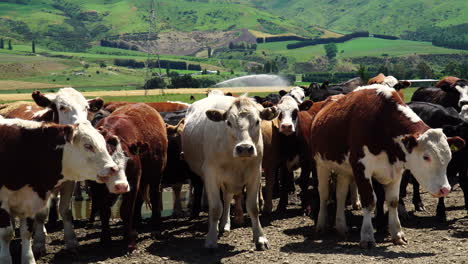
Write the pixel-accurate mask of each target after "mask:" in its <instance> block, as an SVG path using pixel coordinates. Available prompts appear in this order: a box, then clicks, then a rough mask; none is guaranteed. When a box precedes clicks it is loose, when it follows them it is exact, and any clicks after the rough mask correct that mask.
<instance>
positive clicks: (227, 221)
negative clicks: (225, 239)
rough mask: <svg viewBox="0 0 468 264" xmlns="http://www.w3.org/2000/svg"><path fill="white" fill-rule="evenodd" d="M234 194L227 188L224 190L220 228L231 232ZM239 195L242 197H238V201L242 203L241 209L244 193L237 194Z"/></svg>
mask: <svg viewBox="0 0 468 264" xmlns="http://www.w3.org/2000/svg"><path fill="white" fill-rule="evenodd" d="M233 196H234V194H233V193H230V192H228V191H227V190H224V191H223V204H224V206H223V216H221V225H220V229H221V230H223V231H224V232H229V231H231V216H230V211H231V201H232V197H233ZM236 196H237V197H240V199H239V198H238V199H236V203H240V204H241V209H242V195H236ZM236 209H237V205H236ZM242 214H243V213H242Z"/></svg>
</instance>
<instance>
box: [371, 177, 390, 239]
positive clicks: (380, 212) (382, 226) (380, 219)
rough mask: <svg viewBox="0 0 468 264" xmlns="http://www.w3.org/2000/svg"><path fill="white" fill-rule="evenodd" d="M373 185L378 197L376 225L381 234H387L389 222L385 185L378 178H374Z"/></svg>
mask: <svg viewBox="0 0 468 264" xmlns="http://www.w3.org/2000/svg"><path fill="white" fill-rule="evenodd" d="M372 187H373V188H374V193H375V196H376V198H377V201H376V203H377V205H376V216H375V227H376V229H377V232H378V233H380V234H384V235H386V234H387V222H386V219H385V211H384V204H385V190H384V186H383V185H382V184H380V183H379V182H378V181H377V180H375V179H372Z"/></svg>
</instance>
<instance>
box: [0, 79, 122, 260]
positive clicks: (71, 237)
mask: <svg viewBox="0 0 468 264" xmlns="http://www.w3.org/2000/svg"><path fill="white" fill-rule="evenodd" d="M32 98H33V100H34V101H35V104H34V103H30V102H14V103H10V104H4V105H2V106H0V114H2V115H3V116H4V117H5V118H21V119H25V120H35V121H46V122H54V123H60V124H66V125H71V124H76V123H79V122H83V121H86V120H88V118H90V117H92V116H93V115H94V113H96V112H98V111H99V110H100V108H101V107H102V105H103V103H104V102H103V100H102V99H100V98H95V99H92V100H86V99H85V98H84V96H83V95H82V94H81V93H80V92H78V91H76V90H75V89H73V88H62V89H60V90H59V91H58V92H57V93H56V94H43V93H41V92H40V91H35V92H33V93H32ZM98 136H99V137H100V135H99V134H98ZM113 179H115V180H117V181H119V183H120V184H119V185H117V186H122V185H123V184H126V183H125V182H124V179H125V177H122V175H120V174H119V176H118V177H114V178H113ZM114 183H115V182H114ZM74 186H75V182H74V181H68V182H64V183H63V184H62V186H61V188H59V191H60V204H59V212H60V215H61V217H62V219H63V227H64V236H65V246H66V248H67V249H71V250H74V249H75V248H76V247H77V246H78V240H77V239H76V235H75V233H74V231H73V224H72V221H73V216H72V212H71V199H72V196H73V190H74ZM112 191H114V190H112ZM47 215H48V210H45V211H44V212H42V213H40V214H37V217H36V225H35V226H36V231H35V232H34V245H33V250H34V252H35V254H36V255H38V256H39V255H41V254H44V253H45V252H46V248H45V233H44V222H45V220H46V217H47Z"/></svg>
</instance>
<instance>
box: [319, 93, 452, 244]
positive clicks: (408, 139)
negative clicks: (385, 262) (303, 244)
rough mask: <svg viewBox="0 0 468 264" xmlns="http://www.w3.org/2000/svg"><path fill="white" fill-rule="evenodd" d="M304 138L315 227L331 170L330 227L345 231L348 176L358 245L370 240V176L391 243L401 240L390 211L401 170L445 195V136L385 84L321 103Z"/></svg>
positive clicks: (394, 204)
mask: <svg viewBox="0 0 468 264" xmlns="http://www.w3.org/2000/svg"><path fill="white" fill-rule="evenodd" d="M362 102H372V104H366V103H362ZM310 140H311V154H312V157H313V158H314V159H315V162H316V165H317V175H318V179H319V193H320V212H319V217H318V223H317V226H316V229H317V231H323V230H324V229H325V227H326V218H327V210H326V206H327V201H328V195H329V193H328V192H329V190H328V185H329V180H330V177H329V175H330V173H331V172H335V173H337V174H338V176H337V183H336V185H337V187H336V194H337V211H336V223H335V228H336V229H337V230H338V232H340V233H342V234H344V233H346V232H347V227H346V220H345V217H344V206H345V199H346V194H347V192H348V188H349V183H350V181H351V180H352V179H354V180H355V181H356V183H357V186H358V191H359V194H360V198H361V202H362V206H363V215H364V219H363V224H362V227H361V243H360V245H361V246H362V247H368V246H372V245H373V244H375V240H374V236H373V227H372V222H371V214H372V212H373V210H374V208H375V202H376V200H375V194H374V191H373V187H372V183H371V179H372V178H374V179H375V180H377V181H378V182H380V183H381V184H383V185H384V187H385V193H386V201H387V205H388V208H389V209H388V210H389V223H390V224H389V227H390V228H389V230H390V234H391V236H392V241H393V242H394V243H395V244H405V243H406V240H405V238H404V235H403V232H402V230H401V226H400V222H399V220H398V213H397V210H396V207H397V204H398V198H399V196H398V193H399V185H400V181H401V176H402V173H403V171H404V169H410V170H412V171H413V172H414V173H416V174H418V176H417V178H419V179H418V180H419V181H420V182H424V184H423V185H425V186H426V189H427V190H428V191H429V192H430V193H431V194H433V195H435V196H445V195H447V194H448V192H449V190H450V185H448V181H447V177H446V176H445V170H446V168H447V164H448V161H450V159H451V154H450V148H449V147H448V144H447V139H446V137H445V135H443V133H442V131H441V130H434V129H429V127H428V126H427V125H426V124H425V123H424V122H422V121H421V119H420V118H419V117H418V116H417V115H416V114H415V113H414V112H412V110H410V108H409V107H407V106H406V105H405V104H404V103H403V101H402V100H401V98H400V97H399V96H398V94H397V92H396V91H395V90H394V89H391V88H388V87H387V86H384V85H372V86H367V87H363V88H360V89H357V90H356V91H354V92H352V93H350V94H348V95H346V96H345V97H343V98H341V99H339V100H338V101H336V102H333V103H330V104H328V105H326V106H325V107H324V108H323V109H322V110H321V111H320V112H319V113H318V114H317V115H316V117H315V119H314V121H313V123H312V129H311V135H310ZM427 164H429V165H427Z"/></svg>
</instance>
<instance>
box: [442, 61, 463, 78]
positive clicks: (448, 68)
mask: <svg viewBox="0 0 468 264" xmlns="http://www.w3.org/2000/svg"><path fill="white" fill-rule="evenodd" d="M459 70H460V65H459V64H458V63H456V62H453V61H452V62H449V63H448V64H447V65H445V68H444V74H445V75H453V76H459V75H460V71H459Z"/></svg>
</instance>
